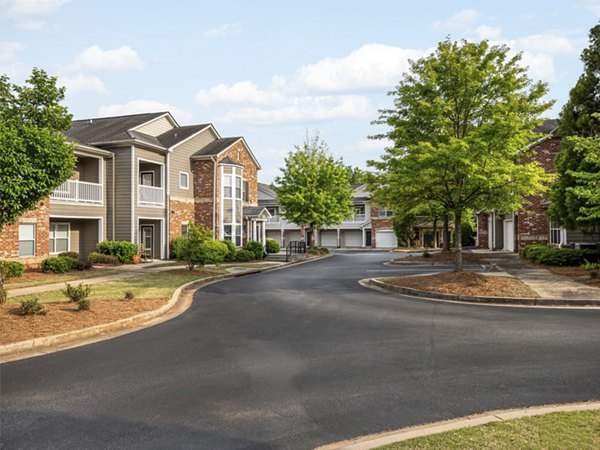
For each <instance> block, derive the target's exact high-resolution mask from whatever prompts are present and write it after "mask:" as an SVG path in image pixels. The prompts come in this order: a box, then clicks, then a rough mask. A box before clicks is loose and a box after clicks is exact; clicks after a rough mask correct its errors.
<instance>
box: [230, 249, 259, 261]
mask: <svg viewBox="0 0 600 450" xmlns="http://www.w3.org/2000/svg"><path fill="white" fill-rule="evenodd" d="M255 259H256V255H255V254H254V252H251V251H250V250H244V249H242V250H238V251H237V252H236V253H235V260H236V261H239V262H248V261H254V260H255Z"/></svg>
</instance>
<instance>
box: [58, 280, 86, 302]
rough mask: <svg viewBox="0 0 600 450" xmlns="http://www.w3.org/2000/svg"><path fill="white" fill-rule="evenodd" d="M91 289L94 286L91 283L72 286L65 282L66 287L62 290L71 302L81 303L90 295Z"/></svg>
mask: <svg viewBox="0 0 600 450" xmlns="http://www.w3.org/2000/svg"><path fill="white" fill-rule="evenodd" d="M91 290H92V287H91V286H90V285H89V284H87V285H84V284H83V283H79V286H71V285H70V284H69V283H65V288H64V289H63V290H62V291H61V292H62V293H63V295H64V296H65V297H67V298H68V299H69V301H70V302H77V303H79V302H80V301H81V300H84V299H85V298H86V297H87V296H88V295H90V291H91Z"/></svg>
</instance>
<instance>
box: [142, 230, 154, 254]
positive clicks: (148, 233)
mask: <svg viewBox="0 0 600 450" xmlns="http://www.w3.org/2000/svg"><path fill="white" fill-rule="evenodd" d="M140 241H141V243H142V245H143V246H144V251H145V252H146V254H147V255H149V256H150V257H152V256H154V252H153V249H154V227H153V226H152V225H142V226H141V227H140Z"/></svg>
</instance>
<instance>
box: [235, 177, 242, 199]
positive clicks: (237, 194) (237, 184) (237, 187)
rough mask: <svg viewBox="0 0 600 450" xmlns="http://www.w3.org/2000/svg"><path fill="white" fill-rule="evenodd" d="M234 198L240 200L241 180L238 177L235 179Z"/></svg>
mask: <svg viewBox="0 0 600 450" xmlns="http://www.w3.org/2000/svg"><path fill="white" fill-rule="evenodd" d="M235 198H237V199H241V198H242V179H241V178H240V177H235Z"/></svg>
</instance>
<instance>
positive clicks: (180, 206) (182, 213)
mask: <svg viewBox="0 0 600 450" xmlns="http://www.w3.org/2000/svg"><path fill="white" fill-rule="evenodd" d="M169 210H170V216H169V241H172V240H173V239H175V238H176V237H178V236H181V224H182V223H184V222H187V223H194V212H195V211H194V210H195V208H194V201H193V200H187V199H177V198H171V200H170V202H169Z"/></svg>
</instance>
